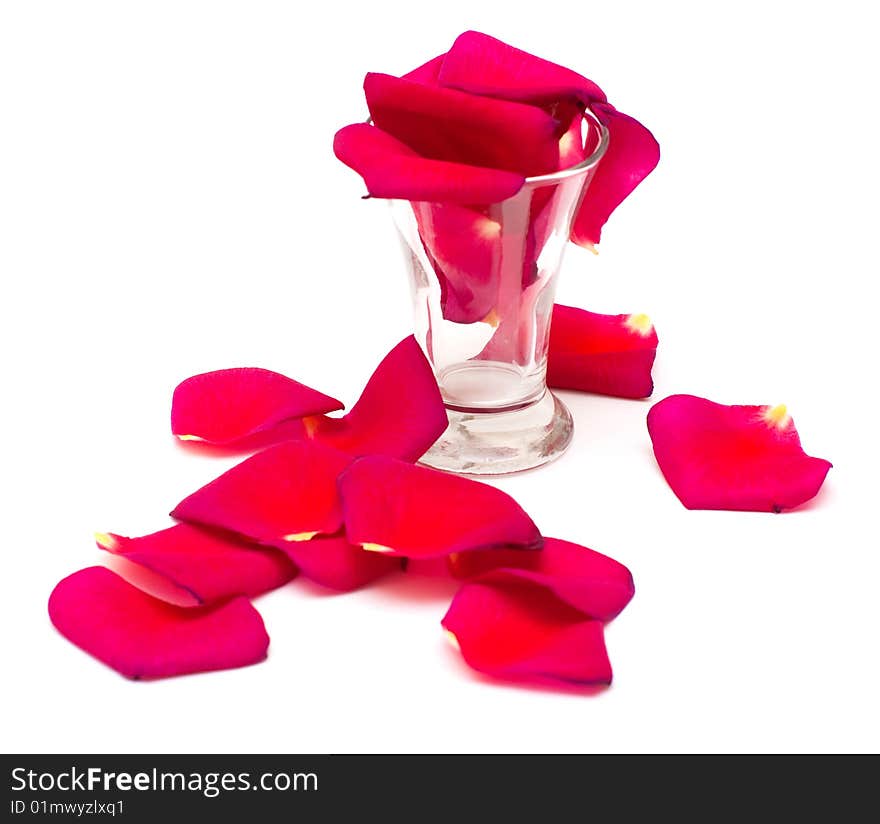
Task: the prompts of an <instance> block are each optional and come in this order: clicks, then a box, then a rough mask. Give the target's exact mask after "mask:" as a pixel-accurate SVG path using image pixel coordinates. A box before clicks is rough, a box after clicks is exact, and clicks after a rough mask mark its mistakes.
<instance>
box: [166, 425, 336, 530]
mask: <svg viewBox="0 0 880 824" xmlns="http://www.w3.org/2000/svg"><path fill="white" fill-rule="evenodd" d="M350 461H351V456H350V455H346V454H344V453H342V452H339V451H337V450H335V449H331V448H330V447H328V446H325V445H323V444H317V443H312V442H310V441H287V442H285V443H280V444H277V445H276V446H271V447H269V448H268V449H266V450H264V451H262V452H258V453H257V454H256V455H253V456H252V457H250V458H248V459H247V460H246V461H242V463H240V464H238V465H237V466H234V467H233V468H232V469H230V470H229V471H228V472H224V473H223V474H222V475H221V476H220V477H219V478H216V479H214V480H213V481H211V482H210V483H209V484H207V485H206V486H203V487H202V488H201V489H199V490H198V491H196V492H194V493H193V494H192V495H190V496H189V497H188V498H185V499H184V500H183V501H181V502H180V503H179V504H178V505H177V507H175V509H174V511H173V512H172V513H171V516H172V517H173V518H177V519H178V520H181V521H189V522H192V523H197V524H203V525H205V526H210V527H216V528H219V529H225V530H228V531H230V532H235V533H237V534H239V535H243V536H245V537H246V538H250V539H251V540H254V541H256V542H258V543H261V544H268V545H270V546H272V545H280V546H283V542H285V541H299V540H308V539H310V538H313V537H314V536H315V535H326V534H333V533H335V532H338V531H339V529H340V528H341V526H342V511H341V508H340V504H339V497H338V494H337V491H336V477H337V476H338V475H339V473H340V472H341V471H342V470H343V469H344V468H345V467H346V466H347V465H348V463H349V462H350Z"/></svg>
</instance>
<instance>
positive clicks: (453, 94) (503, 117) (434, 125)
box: [364, 74, 559, 175]
mask: <svg viewBox="0 0 880 824" xmlns="http://www.w3.org/2000/svg"><path fill="white" fill-rule="evenodd" d="M364 92H365V94H366V97H367V105H368V106H369V108H370V114H371V116H372V119H373V122H374V123H375V124H376V126H378V127H379V128H380V129H383V130H384V131H386V132H388V133H389V134H391V135H394V137H396V138H397V139H398V140H401V141H403V143H405V144H406V145H407V146H409V147H410V148H411V149H414V150H415V151H416V152H418V153H419V154H420V155H422V156H423V157H426V158H431V159H433V160H446V161H451V162H454V163H467V164H468V165H471V166H481V167H484V168H487V169H503V170H505V171H508V172H515V173H518V174H523V175H540V174H545V173H547V172H551V171H555V170H556V169H557V167H558V165H559V143H558V140H559V135H558V128H559V123H558V122H557V121H556V120H555V119H554V118H552V117H551V116H550V115H549V114H547V113H546V112H544V111H542V110H541V109H539V108H538V107H536V106H528V105H526V104H523V103H512V102H510V101H506V100H496V99H493V98H490V97H477V96H476V95H472V94H466V93H465V92H460V91H457V90H455V89H443V88H440V87H435V86H426V85H424V84H422V83H414V82H412V81H410V80H404V79H402V78H399V77H392V76H391V75H387V74H368V75H367V76H366V79H365V80H364Z"/></svg>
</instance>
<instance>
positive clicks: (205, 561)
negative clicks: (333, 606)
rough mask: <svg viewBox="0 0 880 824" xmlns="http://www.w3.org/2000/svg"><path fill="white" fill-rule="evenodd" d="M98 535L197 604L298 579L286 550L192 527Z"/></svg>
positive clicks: (116, 551)
mask: <svg viewBox="0 0 880 824" xmlns="http://www.w3.org/2000/svg"><path fill="white" fill-rule="evenodd" d="M95 537H96V540H97V543H98V546H99V547H100V548H101V549H104V550H107V552H111V553H113V554H114V555H119V556H121V557H123V558H125V559H127V560H129V561H131V562H133V563H135V564H139V565H141V566H143V567H146V568H147V569H150V570H152V571H153V572H156V573H158V574H159V575H162V576H164V577H165V578H167V579H168V580H170V581H171V582H172V583H173V584H174V585H175V586H176V587H178V588H179V589H180V590H182V591H183V592H185V593H188V594H189V596H190V597H191V599H192V600H193V602H194V603H195V604H208V603H212V602H214V601H221V600H225V599H227V598H230V597H232V596H234V595H244V596H246V597H248V598H253V597H255V596H257V595H260V594H261V593H263V592H268V591H269V590H272V589H276V588H277V587H280V586H283V585H284V584H286V583H287V582H288V581H290V580H291V579H293V578H294V577H295V576H296V567H295V566H294V565H293V564H292V563H291V562H290V560H289V559H288V558H287V557H286V556H285V555H284V553H282V552H278V551H277V550H274V549H268V548H259V547H255V546H248V545H247V544H244V543H242V542H240V541H237V540H236V539H235V538H233V537H232V536H229V535H219V534H217V533H214V532H210V531H208V530H206V529H200V528H198V527H194V526H190V525H189V524H178V525H177V526H172V527H170V528H169V529H163V530H161V531H160V532H154V533H152V534H151V535H144V536H141V537H139V538H126V537H123V536H122V535H115V534H113V533H101V534H98V535H96V536H95Z"/></svg>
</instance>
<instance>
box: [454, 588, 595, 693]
mask: <svg viewBox="0 0 880 824" xmlns="http://www.w3.org/2000/svg"><path fill="white" fill-rule="evenodd" d="M442 624H443V627H444V628H445V629H446V631H447V632H448V633H450V635H451V636H452V638H453V639H454V641H455V644H456V646H457V647H458V648H459V649H460V650H461V654H462V656H463V657H464V660H465V661H466V662H467V663H468V665H470V666H471V667H473V668H474V669H475V670H478V671H479V672H483V673H486V674H487V675H491V676H494V677H498V678H510V679H516V680H520V679H522V680H537V681H551V682H562V683H565V684H577V685H584V686H586V685H596V684H610V683H611V664H610V662H609V660H608V653H607V651H606V649H605V639H604V633H603V625H602V622H601V621H594V620H591V619H589V618H586V617H585V616H584V615H582V614H581V613H580V612H578V611H577V610H576V609H574V608H573V607H571V606H569V605H568V604H566V603H563V602H562V601H560V600H559V599H558V598H556V597H555V596H554V595H553V594H552V593H550V592H548V591H547V590H546V589H544V588H543V587H540V586H535V585H533V584H528V583H525V582H523V581H503V582H502V581H493V582H483V581H476V582H471V583H466V584H465V585H464V586H463V587H462V588H461V589H460V590H459V591H458V593H457V594H456V596H455V598H454V599H453V600H452V604H451V605H450V607H449V611H448V612H447V613H446V615H445V617H444V618H443V621H442Z"/></svg>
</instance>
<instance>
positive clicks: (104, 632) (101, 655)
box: [49, 567, 269, 679]
mask: <svg viewBox="0 0 880 824" xmlns="http://www.w3.org/2000/svg"><path fill="white" fill-rule="evenodd" d="M49 617H50V618H51V620H52V623H53V624H54V625H55V627H56V628H57V629H58V631H59V632H60V633H61V634H62V635H63V636H64V637H65V638H67V640H68V641H70V642H71V643H73V644H76V646H78V647H80V648H81V649H83V650H85V651H86V652H88V653H89V654H90V655H93V656H94V657H95V658H97V659H99V660H100V661H103V662H104V663H105V664H107V665H108V666H110V667H112V668H113V669H115V670H116V671H117V672H119V673H121V674H122V675H124V676H125V677H126V678H133V679H142V678H143V679H147V678H166V677H169V676H172V675H183V674H185V673H191V672H204V671H208V670H218V669H231V668H233V667H243V666H247V665H249V664H256V663H257V662H258V661H262V660H263V659H264V658H265V657H266V651H267V649H268V647H269V636H268V635H267V634H266V629H265V627H264V626H263V619H262V618H260V614H259V613H258V612H257V611H256V610H255V609H254V608H253V606H252V605H251V603H250V601H248V600H247V599H246V598H240V597H239V598H233V599H232V600H231V601H227V602H226V603H224V604H222V605H220V606H211V607H193V608H186V607H179V606H173V605H171V604H167V603H165V602H164V601H159V600H157V599H155V598H152V597H151V596H149V595H147V594H145V593H143V592H141V591H140V590H139V589H136V588H135V587H133V586H132V585H131V584H128V583H126V582H125V581H124V580H123V579H122V578H120V577H119V576H118V575H116V574H115V573H113V572H111V571H110V570H109V569H106V568H104V567H89V568H88V569H81V570H80V571H79V572H74V573H73V575H70V576H68V577H67V578H65V579H64V580H63V581H61V582H60V583H59V584H58V585H57V586H56V587H55V589H54V590H53V591H52V594H51V596H49Z"/></svg>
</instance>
